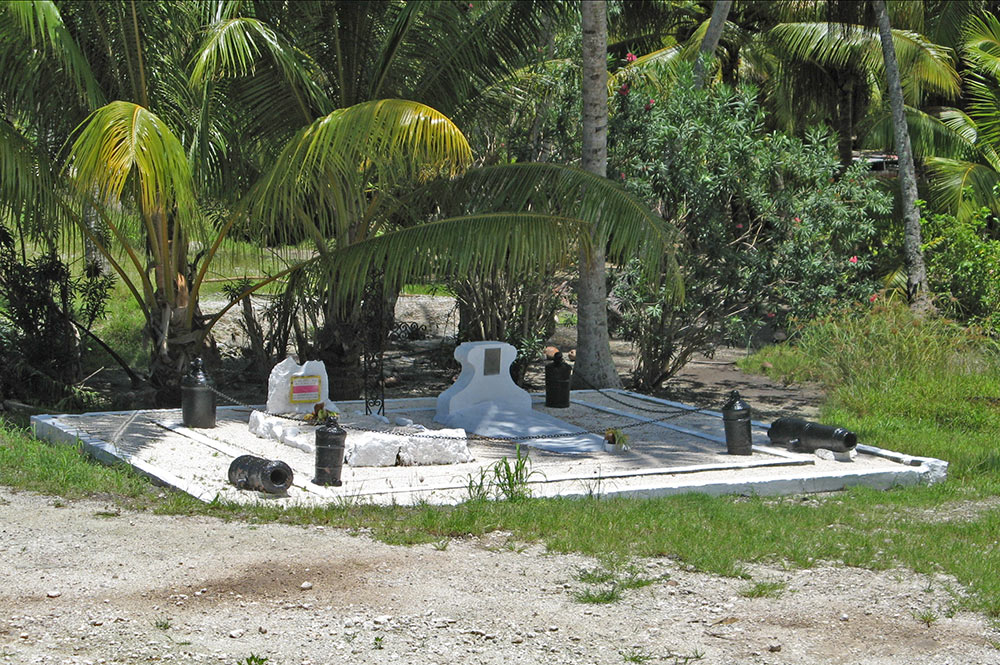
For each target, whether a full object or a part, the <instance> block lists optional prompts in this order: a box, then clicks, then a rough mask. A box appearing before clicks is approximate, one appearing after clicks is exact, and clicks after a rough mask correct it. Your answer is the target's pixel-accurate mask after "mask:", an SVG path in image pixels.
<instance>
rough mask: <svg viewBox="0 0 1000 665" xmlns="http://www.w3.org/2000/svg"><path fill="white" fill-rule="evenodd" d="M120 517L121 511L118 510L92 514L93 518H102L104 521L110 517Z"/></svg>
mask: <svg viewBox="0 0 1000 665" xmlns="http://www.w3.org/2000/svg"><path fill="white" fill-rule="evenodd" d="M121 516H122V511H120V510H98V511H97V512H96V513H94V517H103V518H105V519H108V518H111V517H121Z"/></svg>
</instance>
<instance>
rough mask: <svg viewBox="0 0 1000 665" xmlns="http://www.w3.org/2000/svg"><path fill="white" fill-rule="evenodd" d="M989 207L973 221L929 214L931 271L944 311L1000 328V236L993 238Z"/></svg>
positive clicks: (926, 224) (992, 328)
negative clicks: (988, 223) (989, 227)
mask: <svg viewBox="0 0 1000 665" xmlns="http://www.w3.org/2000/svg"><path fill="white" fill-rule="evenodd" d="M987 217H988V211H987V210H980V211H979V214H977V215H975V216H974V217H972V218H970V219H968V220H965V221H963V220H961V219H959V218H956V217H954V216H952V215H942V214H937V215H931V216H929V217H926V218H925V219H924V225H923V228H924V235H925V237H926V246H927V247H926V250H925V254H926V255H927V271H928V275H927V276H928V279H929V281H930V285H931V290H932V291H933V292H934V294H935V297H936V301H937V305H938V307H939V308H940V309H941V311H942V313H943V314H945V315H947V316H950V317H953V318H956V319H959V320H961V321H965V322H969V323H980V324H982V325H984V326H985V327H986V328H987V329H988V330H990V331H993V332H996V331H998V330H1000V240H995V239H992V238H990V237H988V235H987V232H986V225H987V221H986V220H987Z"/></svg>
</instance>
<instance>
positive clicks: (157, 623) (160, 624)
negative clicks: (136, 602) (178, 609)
mask: <svg viewBox="0 0 1000 665" xmlns="http://www.w3.org/2000/svg"><path fill="white" fill-rule="evenodd" d="M153 628H156V629H157V630H169V629H170V619H168V618H167V617H160V618H159V619H154V620H153Z"/></svg>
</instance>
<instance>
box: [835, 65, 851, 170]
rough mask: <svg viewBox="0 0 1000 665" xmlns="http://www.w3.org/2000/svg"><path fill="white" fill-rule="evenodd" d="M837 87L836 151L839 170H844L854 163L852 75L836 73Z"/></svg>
mask: <svg viewBox="0 0 1000 665" xmlns="http://www.w3.org/2000/svg"><path fill="white" fill-rule="evenodd" d="M838 78H839V79H840V85H839V86H838V87H837V153H838V154H839V156H840V170H841V172H843V171H846V170H847V169H848V168H850V166H851V164H853V163H854V75H853V74H851V73H847V74H844V75H843V76H842V77H841V75H838Z"/></svg>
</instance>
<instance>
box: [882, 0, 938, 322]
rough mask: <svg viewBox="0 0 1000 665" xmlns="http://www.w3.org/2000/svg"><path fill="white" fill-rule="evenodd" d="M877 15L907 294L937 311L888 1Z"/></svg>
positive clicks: (917, 307)
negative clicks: (893, 147) (923, 243)
mask: <svg viewBox="0 0 1000 665" xmlns="http://www.w3.org/2000/svg"><path fill="white" fill-rule="evenodd" d="M875 15H876V18H877V20H878V29H879V36H880V37H881V39H882V52H883V53H884V54H885V74H886V79H887V83H888V87H889V102H890V104H891V105H892V124H893V126H894V128H895V133H896V154H897V155H899V186H900V191H901V193H902V199H901V203H902V207H903V253H904V256H905V257H906V268H907V271H906V272H907V293H908V294H909V297H910V302H911V305H912V307H913V308H914V309H915V310H917V311H921V312H924V311H929V310H933V308H934V305H933V304H932V303H931V300H930V289H929V288H928V286H927V267H926V266H925V265H924V253H923V249H922V248H921V238H920V211H919V210H918V209H917V175H916V172H915V170H914V168H913V151H912V149H911V148H910V133H909V130H908V128H907V125H906V111H905V109H904V108H903V86H902V83H901V82H900V77H899V65H897V64H896V49H895V48H894V46H893V40H892V28H891V27H890V25H889V14H888V12H887V11H886V8H885V0H875Z"/></svg>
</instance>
